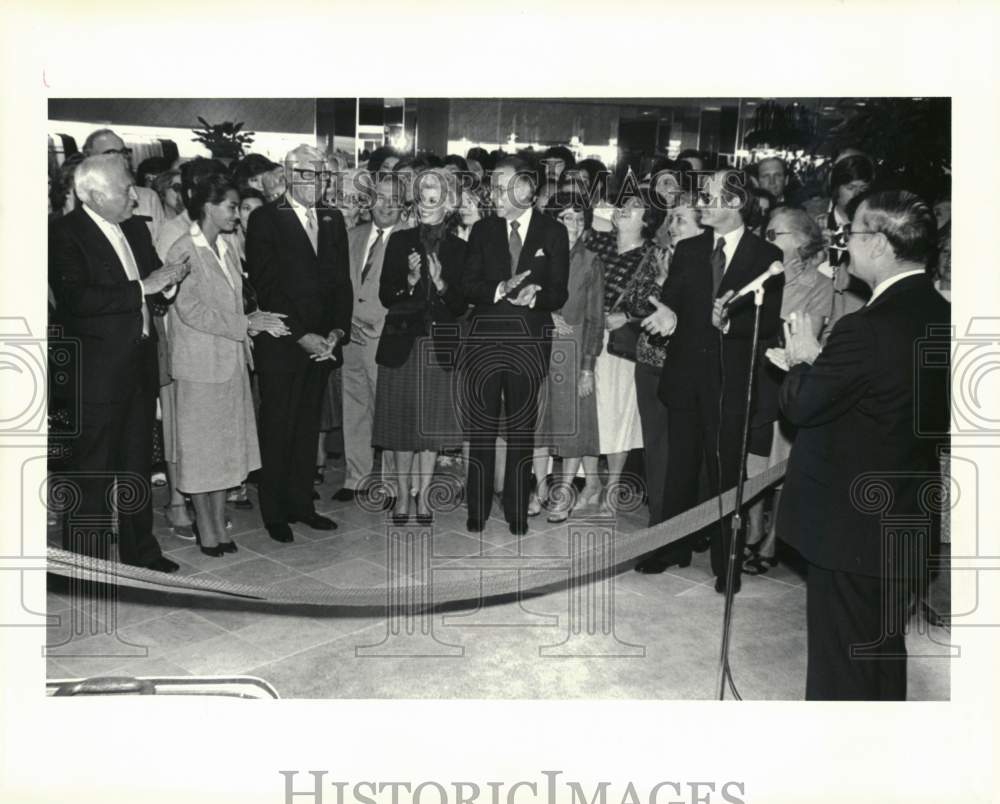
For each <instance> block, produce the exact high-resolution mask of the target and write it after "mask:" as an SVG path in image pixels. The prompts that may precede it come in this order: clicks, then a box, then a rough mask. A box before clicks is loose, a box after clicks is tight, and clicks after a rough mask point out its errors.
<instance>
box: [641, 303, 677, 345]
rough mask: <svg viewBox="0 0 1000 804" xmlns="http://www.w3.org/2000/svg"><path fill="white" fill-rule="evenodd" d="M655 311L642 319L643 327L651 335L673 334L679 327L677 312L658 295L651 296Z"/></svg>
mask: <svg viewBox="0 0 1000 804" xmlns="http://www.w3.org/2000/svg"><path fill="white" fill-rule="evenodd" d="M648 300H649V303H650V304H652V305H653V308H654V309H653V312H652V313H650V314H649V315H647V316H646V317H645V318H644V319H642V328H643V329H644V330H646V332H648V333H649V334H650V335H663V336H667V335H673V334H674V330H675V329H677V314H676V313H675V312H674V311H673V310H671V309H670V308H669V307H667V305H665V304H664V303H663V302H661V301H660V300H659V299H658V298H656V296H650V297H649V299H648Z"/></svg>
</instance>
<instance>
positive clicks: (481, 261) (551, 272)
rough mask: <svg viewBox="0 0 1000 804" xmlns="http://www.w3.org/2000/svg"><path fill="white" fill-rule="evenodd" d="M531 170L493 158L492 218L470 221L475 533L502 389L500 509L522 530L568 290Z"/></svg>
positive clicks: (564, 247) (488, 485) (467, 394)
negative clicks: (555, 319) (544, 391)
mask: <svg viewBox="0 0 1000 804" xmlns="http://www.w3.org/2000/svg"><path fill="white" fill-rule="evenodd" d="M532 176H533V174H532V173H531V172H530V171H529V170H528V166H527V164H526V163H525V162H524V161H523V160H521V159H519V158H517V157H507V158H505V159H503V160H501V161H500V162H499V163H498V164H497V166H496V168H495V169H494V171H493V175H492V177H491V190H492V193H493V199H494V203H495V204H496V209H497V216H496V217H493V218H485V219H483V220H481V221H478V222H477V223H476V224H475V225H474V226H473V227H472V232H471V233H470V235H469V246H468V250H467V252H466V264H465V274H464V275H463V282H462V287H463V291H464V293H465V298H466V301H469V302H471V303H473V304H474V305H475V309H474V310H473V314H472V325H471V334H470V337H469V339H468V341H467V343H466V344H465V347H464V349H463V356H462V366H463V371H462V382H463V388H462V394H461V402H460V404H462V405H463V406H464V407H465V417H464V418H466V419H467V420H468V421H471V423H472V426H471V429H472V432H471V433H470V434H469V437H470V442H471V443H470V451H469V475H468V482H467V484H466V499H467V502H468V507H469V518H468V521H467V523H466V526H467V528H468V529H469V530H470V531H473V532H477V531H481V530H482V529H483V524H484V523H485V521H486V520H487V518H488V517H489V515H490V508H491V504H492V497H493V495H492V483H493V466H494V461H495V458H496V454H495V452H496V447H495V444H496V437H497V432H498V429H499V423H500V421H499V420H500V409H501V395H502V397H503V406H504V409H505V413H504V422H505V425H506V426H505V433H506V437H507V468H506V475H505V478H504V491H503V507H504V515H505V517H506V519H507V522H508V524H509V525H510V532H511V533H513V534H515V535H522V534H524V533H527V530H528V494H529V485H530V481H531V454H532V449H533V447H534V431H535V421H536V419H537V416H538V390H539V387H540V385H541V382H542V378H543V377H545V376H546V375H547V373H548V370H549V356H550V353H551V346H552V343H551V341H552V331H553V323H552V315H551V314H552V312H553V311H555V310H559V309H560V308H561V307H562V306H563V304H565V303H566V298H567V296H568V290H567V281H568V277H569V237H568V235H567V233H566V229H565V227H564V226H563V225H562V224H561V223H559V222H558V221H555V220H553V219H552V218H550V217H548V216H546V215H544V214H542V213H540V212H537V211H535V210H533V209H532V196H533V194H534V181H533V178H532Z"/></svg>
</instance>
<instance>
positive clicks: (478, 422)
mask: <svg viewBox="0 0 1000 804" xmlns="http://www.w3.org/2000/svg"><path fill="white" fill-rule="evenodd" d="M463 382H467V383H468V382H475V383H476V384H477V387H474V388H472V387H470V388H466V390H465V391H464V392H463V397H464V399H465V400H466V401H465V403H464V404H465V405H466V407H467V410H466V415H465V416H464V418H465V419H466V423H467V424H468V426H469V442H470V444H469V476H468V482H467V484H466V498H467V500H468V506H469V519H472V520H474V521H475V522H485V521H486V520H487V519H488V518H489V515H490V509H491V508H492V505H493V467H494V463H495V461H496V439H497V434H498V432H499V430H500V426H501V413H500V410H501V394H502V395H503V425H504V427H503V429H504V432H505V433H506V438H507V469H506V473H505V475H504V484H503V507H504V515H505V517H506V519H507V521H508V522H509V523H511V524H515V525H518V526H522V527H525V526H527V522H528V496H529V492H530V487H531V456H532V450H533V449H534V446H535V422H536V420H537V418H538V390H539V388H540V387H541V379H540V378H538V377H535V376H533V375H531V374H529V373H527V372H524V371H517V370H515V369H512V368H506V367H498V368H496V369H495V370H492V371H489V372H485V373H484V374H482V375H477V373H476V372H466V373H465V375H464V377H463Z"/></svg>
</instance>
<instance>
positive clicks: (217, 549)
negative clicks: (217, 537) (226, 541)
mask: <svg viewBox="0 0 1000 804" xmlns="http://www.w3.org/2000/svg"><path fill="white" fill-rule="evenodd" d="M191 530H193V531H194V539H195V542H197V544H198V549H199V550H201V552H202V553H204V554H205V555H206V556H211V557H212V558H221V557H222V554H223V553H227V552H230V551H228V550H226V549H224V548H223V546H222V543H221V542H220V543H219V544H216V545H213V546H212V547H205V545H203V544H202V543H201V531H199V530H198V523H197V522H195V523H194V524H193V525H192V526H191ZM233 552H235V551H233Z"/></svg>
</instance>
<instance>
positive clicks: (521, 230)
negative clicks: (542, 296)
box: [493, 207, 535, 307]
mask: <svg viewBox="0 0 1000 804" xmlns="http://www.w3.org/2000/svg"><path fill="white" fill-rule="evenodd" d="M532 209H533V207H528V208H527V209H526V210H524V211H523V212H522V213H521V214H520V215H519V216H518V217H516V218H514V221H516V222H517V224H518V226H517V234H518V236H519V237H520V238H521V248H522V249H523V248H524V244H525V242H527V240H528V224H530V223H531V211H532ZM511 223H512V221H509V220H507V219H504V224H505V225H506V227H507V242H508V243H509V242H510V233H511V228H510V225H511ZM504 284H505V283H504V282H501V283H500V284H499V285H497V292H496V294H495V295H494V296H493V303H494V304H496V303H497V302H498V301H500V300H501V299H502V298H503V297H504V290H503V286H504ZM518 290H520V288H518ZM534 306H535V302H534V300H532V302H531V304H529V305H528V307H534Z"/></svg>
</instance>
